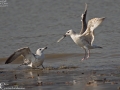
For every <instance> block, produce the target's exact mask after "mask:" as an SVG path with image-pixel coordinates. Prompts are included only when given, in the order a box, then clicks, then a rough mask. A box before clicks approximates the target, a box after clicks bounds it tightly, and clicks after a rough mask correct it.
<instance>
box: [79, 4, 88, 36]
mask: <svg viewBox="0 0 120 90" xmlns="http://www.w3.org/2000/svg"><path fill="white" fill-rule="evenodd" d="M86 14H87V4H85V11H84V13H83V14H82V16H81V18H82V19H81V21H82V28H81V30H80V34H83V33H84V32H85V30H86V29H87V23H86Z"/></svg>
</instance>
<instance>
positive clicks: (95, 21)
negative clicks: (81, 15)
mask: <svg viewBox="0 0 120 90" xmlns="http://www.w3.org/2000/svg"><path fill="white" fill-rule="evenodd" d="M104 19H105V17H102V18H93V19H91V20H89V21H88V25H87V30H89V31H91V32H93V30H94V29H95V28H97V27H98V26H99V25H100V24H101V23H102V22H103V20H104ZM87 30H86V31H87Z"/></svg>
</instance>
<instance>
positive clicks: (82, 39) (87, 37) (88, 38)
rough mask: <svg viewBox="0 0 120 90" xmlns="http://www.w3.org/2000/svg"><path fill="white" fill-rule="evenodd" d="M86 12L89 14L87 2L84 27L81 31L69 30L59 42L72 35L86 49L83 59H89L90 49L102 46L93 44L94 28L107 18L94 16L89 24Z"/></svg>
mask: <svg viewBox="0 0 120 90" xmlns="http://www.w3.org/2000/svg"><path fill="white" fill-rule="evenodd" d="M86 14H87V4H86V7H85V11H84V14H82V16H81V18H82V19H81V21H82V28H81V30H80V33H76V32H75V31H73V30H72V29H71V30H68V31H67V32H66V34H65V35H63V37H62V38H60V39H59V40H58V41H57V42H60V41H61V40H63V39H64V38H65V37H66V36H70V37H71V38H72V40H73V41H74V42H75V44H77V45H78V46H80V47H81V48H83V49H84V51H85V54H84V58H82V60H85V59H88V58H89V57H90V49H95V48H102V47H100V46H96V45H93V41H94V29H95V28H97V27H98V26H99V25H100V24H101V23H102V22H103V20H104V19H105V17H102V18H93V19H91V20H89V21H88V24H87V23H86Z"/></svg>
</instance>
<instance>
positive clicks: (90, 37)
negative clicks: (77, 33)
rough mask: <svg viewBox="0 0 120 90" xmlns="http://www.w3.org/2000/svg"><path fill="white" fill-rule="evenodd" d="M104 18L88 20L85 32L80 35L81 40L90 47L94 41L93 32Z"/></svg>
mask: <svg viewBox="0 0 120 90" xmlns="http://www.w3.org/2000/svg"><path fill="white" fill-rule="evenodd" d="M104 19H105V18H104V17H102V18H93V19H91V20H89V22H88V25H87V30H86V31H85V32H84V33H83V34H82V35H81V38H83V39H85V40H86V41H87V42H89V44H91V45H92V43H93V41H94V32H93V30H94V29H95V28H96V27H98V26H99V25H100V24H101V23H102V22H103V20H104Z"/></svg>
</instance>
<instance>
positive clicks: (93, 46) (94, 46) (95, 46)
mask: <svg viewBox="0 0 120 90" xmlns="http://www.w3.org/2000/svg"><path fill="white" fill-rule="evenodd" d="M95 48H101V49H102V47H101V46H97V45H92V48H91V49H95Z"/></svg>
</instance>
